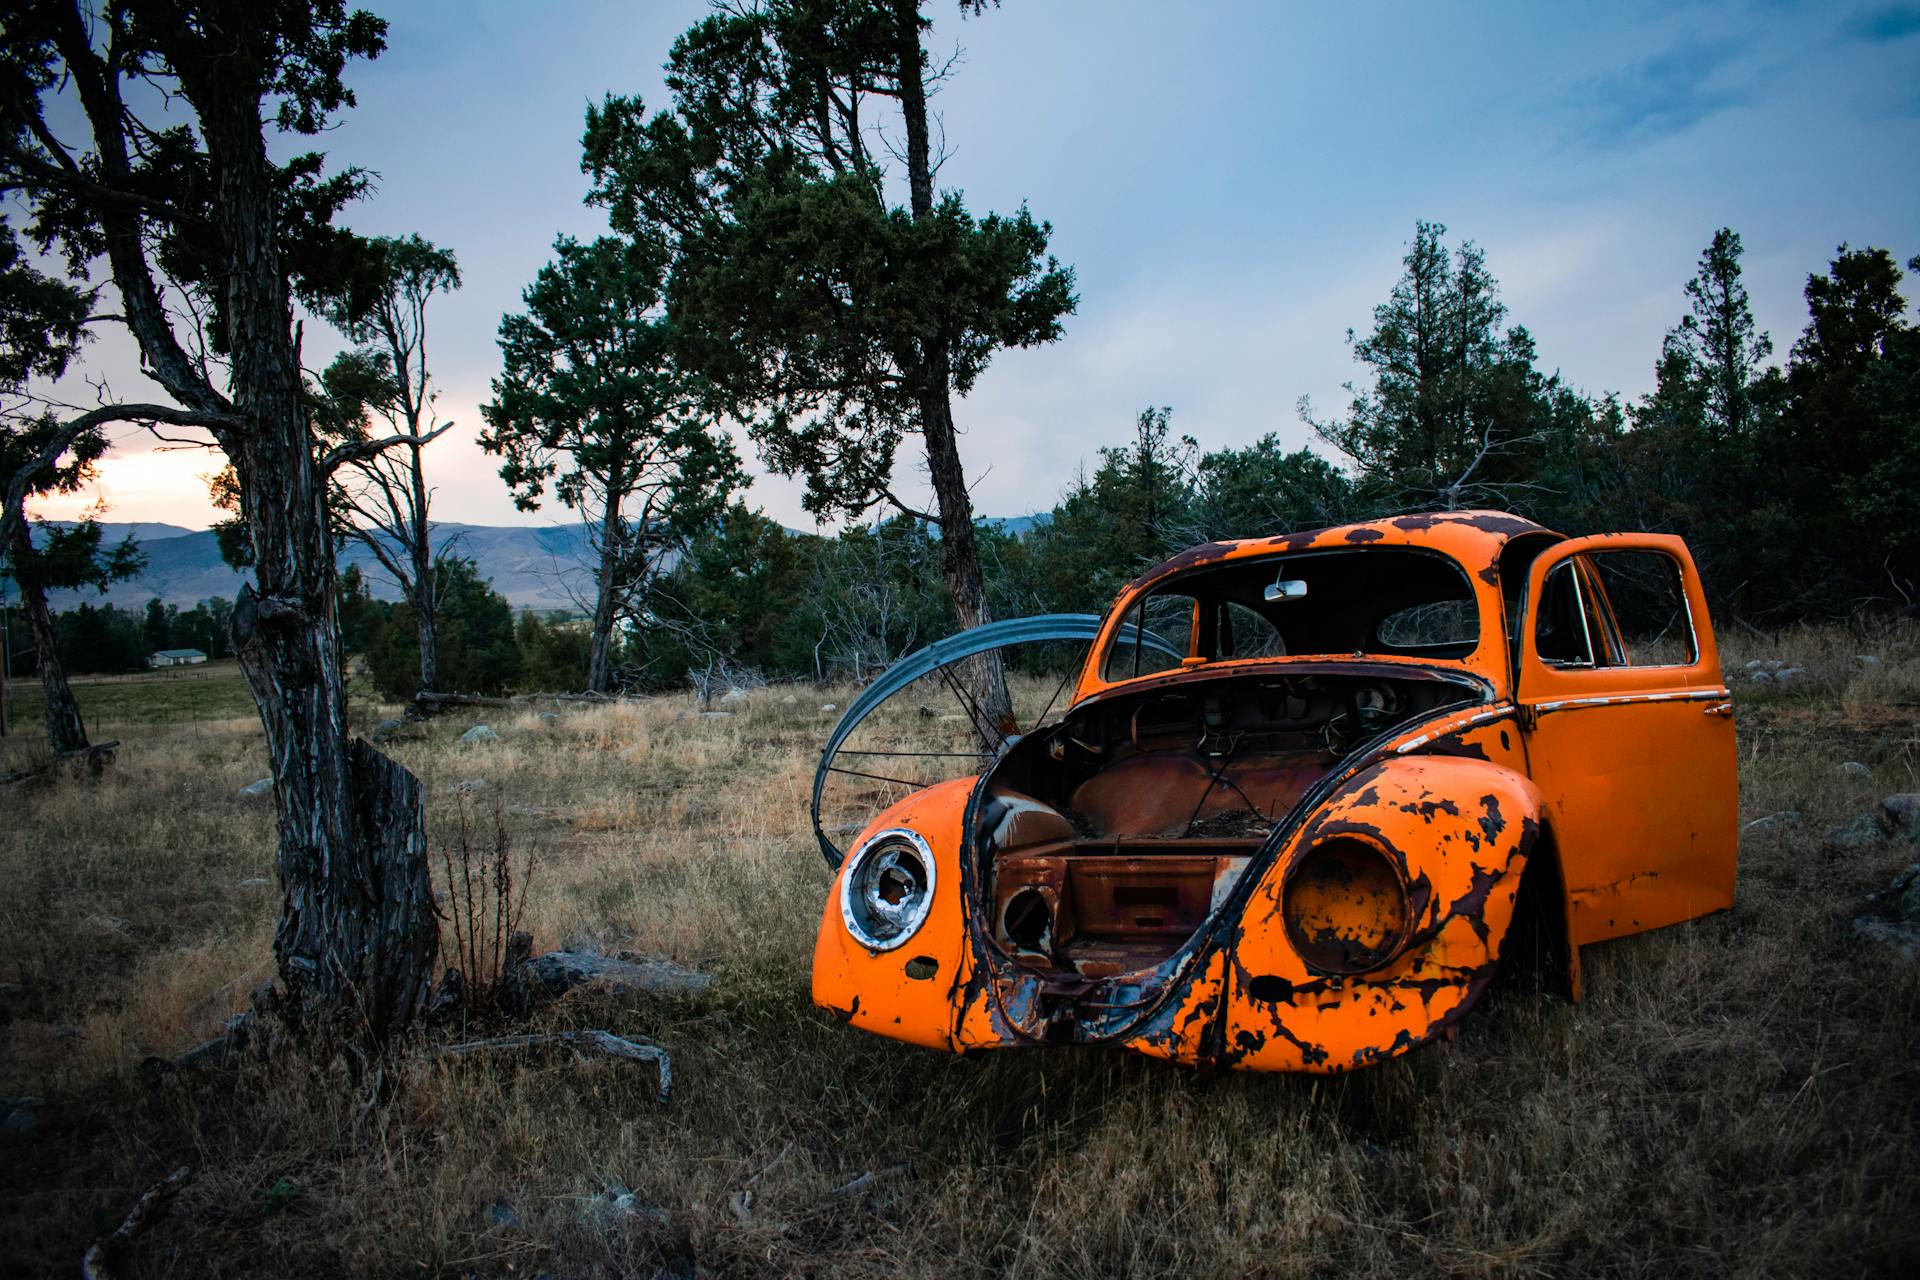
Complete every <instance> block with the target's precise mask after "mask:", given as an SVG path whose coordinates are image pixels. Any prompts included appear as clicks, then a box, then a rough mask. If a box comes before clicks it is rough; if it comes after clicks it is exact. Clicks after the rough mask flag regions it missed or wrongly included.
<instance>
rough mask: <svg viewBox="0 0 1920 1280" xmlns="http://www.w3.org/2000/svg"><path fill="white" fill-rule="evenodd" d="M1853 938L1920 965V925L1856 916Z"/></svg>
mask: <svg viewBox="0 0 1920 1280" xmlns="http://www.w3.org/2000/svg"><path fill="white" fill-rule="evenodd" d="M1853 936H1854V938H1855V939H1856V940H1858V941H1860V942H1864V943H1867V944H1868V945H1869V946H1875V947H1885V948H1887V949H1888V950H1889V951H1891V952H1893V954H1894V955H1896V956H1898V957H1900V959H1902V960H1905V961H1907V962H1908V963H1910V964H1920V925H1912V924H1896V923H1894V922H1892V921H1889V920H1881V919H1879V918H1877V917H1875V916H1855V917H1854V921H1853Z"/></svg>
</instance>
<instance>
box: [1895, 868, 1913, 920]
mask: <svg viewBox="0 0 1920 1280" xmlns="http://www.w3.org/2000/svg"><path fill="white" fill-rule="evenodd" d="M1893 909H1894V910H1895V911H1897V912H1899V913H1900V918H1901V919H1902V920H1904V921H1905V922H1906V923H1908V924H1920V862H1916V863H1913V864H1912V865H1911V866H1909V867H1908V868H1907V869H1906V870H1905V871H1902V872H1901V873H1900V874H1899V875H1897V876H1895V877H1894V878H1893Z"/></svg>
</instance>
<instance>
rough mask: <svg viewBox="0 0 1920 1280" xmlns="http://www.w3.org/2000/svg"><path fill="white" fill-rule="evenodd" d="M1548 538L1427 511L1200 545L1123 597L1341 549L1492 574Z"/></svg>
mask: <svg viewBox="0 0 1920 1280" xmlns="http://www.w3.org/2000/svg"><path fill="white" fill-rule="evenodd" d="M1529 533H1549V534H1550V533H1552V530H1550V529H1546V528H1543V527H1541V526H1540V525H1537V524H1535V523H1534V522H1533V521H1531V520H1528V519H1525V518H1523V517H1521V516H1516V515H1513V514H1511V513H1510V512H1506V511H1431V512H1424V513H1421V514H1418V515H1405V516H1389V517H1387V518H1385V519H1381V520H1368V521H1364V522H1362V523H1360V524H1343V525H1336V526H1334V527H1332V528H1327V529H1306V530H1303V531H1301V532H1299V533H1285V534H1280V535H1277V536H1275V537H1271V538H1240V539H1237V540H1233V541H1227V542H1203V543H1201V544H1200V545H1198V546H1195V547H1188V548H1187V549H1186V550H1185V551H1182V552H1180V553H1179V554H1178V555H1175V556H1172V557H1170V558H1168V559H1166V560H1163V561H1161V562H1160V563H1159V564H1157V565H1155V566H1154V567H1153V568H1151V569H1148V570H1147V571H1146V572H1145V573H1143V574H1141V575H1140V576H1139V577H1138V578H1135V579H1134V580H1133V582H1131V583H1130V584H1128V587H1127V590H1126V591H1125V592H1122V593H1121V594H1122V595H1126V594H1128V593H1131V592H1132V591H1134V590H1136V589H1138V588H1140V587H1144V586H1146V585H1147V584H1148V583H1151V582H1154V581H1157V580H1158V579H1161V578H1165V577H1168V576H1170V575H1172V574H1176V573H1180V572H1182V571H1184V570H1187V569H1195V568H1199V567H1201V566H1202V565H1209V564H1218V563H1221V562H1224V561H1229V560H1242V559H1246V558H1248V557H1251V556H1267V555H1279V554H1284V553H1286V552H1296V551H1329V550H1334V549H1336V548H1344V547H1362V546H1400V547H1431V548H1433V549H1434V550H1436V551H1441V552H1444V553H1446V554H1447V555H1449V556H1451V557H1453V558H1454V559H1455V560H1458V561H1459V562H1460V563H1461V564H1463V565H1465V566H1466V567H1467V569H1468V570H1469V571H1480V570H1485V569H1489V568H1491V567H1492V566H1493V565H1494V564H1495V563H1496V562H1497V561H1498V560H1499V558H1500V551H1501V549H1502V548H1503V547H1505V546H1506V545H1507V543H1508V542H1510V541H1512V540H1513V539H1514V538H1517V537H1519V536H1520V535H1522V534H1529Z"/></svg>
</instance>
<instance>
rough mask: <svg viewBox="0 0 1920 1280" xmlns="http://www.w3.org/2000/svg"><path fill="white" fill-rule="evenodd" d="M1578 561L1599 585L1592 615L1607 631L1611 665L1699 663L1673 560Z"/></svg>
mask: <svg viewBox="0 0 1920 1280" xmlns="http://www.w3.org/2000/svg"><path fill="white" fill-rule="evenodd" d="M1582 558H1583V559H1585V560H1587V561H1588V562H1589V565H1590V570H1589V571H1590V572H1591V573H1592V575H1593V577H1594V580H1595V581H1596V583H1597V584H1598V588H1599V589H1598V590H1597V591H1595V592H1594V595H1595V604H1596V612H1597V613H1598V614H1599V615H1600V616H1601V618H1602V619H1603V621H1604V624H1605V627H1606V629H1607V631H1608V633H1609V641H1610V642H1609V644H1608V646H1607V647H1608V649H1610V650H1611V651H1612V652H1611V653H1610V654H1609V655H1608V663H1609V665H1612V666H1622V667H1687V666H1692V665H1693V664H1694V663H1695V662H1697V661H1698V660H1699V658H1700V643H1699V638H1698V637H1697V636H1696V635H1695V634H1694V629H1693V614H1692V611H1691V610H1690V609H1689V608H1688V606H1687V593H1686V581H1685V578H1684V577H1683V576H1682V574H1681V570H1680V565H1679V563H1678V562H1677V561H1675V560H1674V559H1673V557H1671V556H1669V555H1667V554H1666V553H1664V552H1660V551H1634V550H1621V551H1597V552H1593V553H1591V554H1590V555H1588V556H1585V557H1582Z"/></svg>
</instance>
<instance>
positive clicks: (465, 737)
mask: <svg viewBox="0 0 1920 1280" xmlns="http://www.w3.org/2000/svg"><path fill="white" fill-rule="evenodd" d="M498 741H500V735H499V734H497V733H495V732H494V731H493V727H492V726H491V725H484V724H477V725H475V726H473V728H471V729H469V730H467V731H466V732H465V733H463V734H461V735H460V745H461V746H463V747H472V746H477V745H479V744H480V743H483V742H498Z"/></svg>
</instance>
